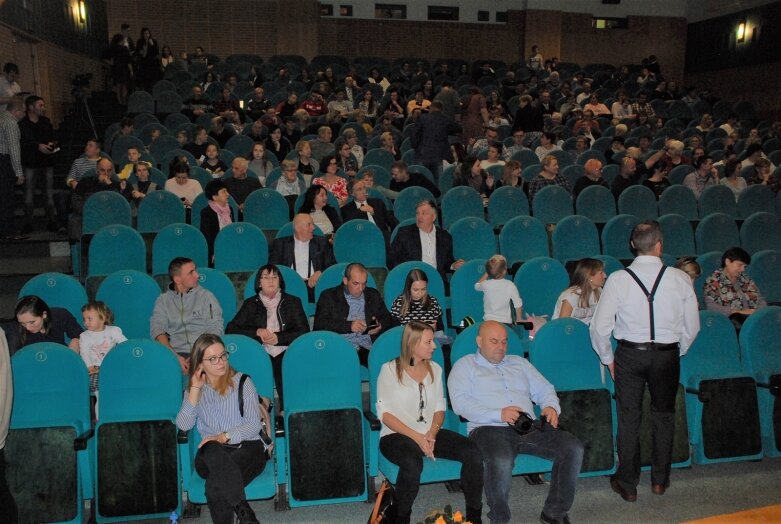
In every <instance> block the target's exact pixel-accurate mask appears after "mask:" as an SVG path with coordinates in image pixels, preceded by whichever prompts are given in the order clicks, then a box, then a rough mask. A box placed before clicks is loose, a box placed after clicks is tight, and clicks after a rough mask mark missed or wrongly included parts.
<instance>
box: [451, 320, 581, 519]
mask: <svg viewBox="0 0 781 524" xmlns="http://www.w3.org/2000/svg"><path fill="white" fill-rule="evenodd" d="M476 342H477V348H478V351H477V352H475V353H473V354H471V355H466V356H465V357H462V358H461V359H459V360H458V362H456V363H455V364H454V365H453V369H452V371H451V372H450V376H449V378H448V389H449V390H450V401H451V403H452V405H453V411H455V412H456V413H457V414H458V415H460V416H462V417H464V418H466V419H467V421H468V426H467V428H468V430H469V438H471V439H473V440H474V441H475V442H476V443H477V445H478V446H479V447H480V450H481V452H482V454H483V460H484V461H485V479H484V487H485V497H486V501H487V502H488V507H489V509H490V511H489V512H488V518H489V519H491V523H492V524H497V523H506V522H510V521H511V516H510V506H509V504H508V500H509V498H510V486H511V485H512V470H513V466H514V465H515V457H516V456H517V455H518V454H519V453H524V454H527V455H534V456H536V457H542V458H545V459H548V460H552V461H553V474H552V476H551V482H550V489H549V491H548V498H547V499H546V500H545V505H544V506H543V508H542V514H541V515H540V521H541V522H543V523H559V524H568V523H569V517H568V515H567V512H568V511H569V510H570V508H571V507H572V503H573V501H574V500H575V481H576V480H577V477H578V473H579V472H580V466H581V463H582V462H583V444H581V442H580V441H579V440H578V439H577V438H576V437H574V436H573V435H572V434H570V433H567V432H566V431H562V430H559V429H558V425H559V414H560V413H561V407H560V406H559V398H558V396H557V395H556V391H555V390H554V389H553V385H552V384H551V383H550V382H548V381H547V380H546V379H545V377H543V376H542V375H541V374H540V372H539V371H537V370H536V369H535V368H534V366H532V365H531V364H530V363H529V361H527V360H526V359H525V358H523V357H519V356H517V355H508V354H507V331H506V329H505V327H504V326H503V325H502V324H500V323H499V322H495V321H492V320H489V321H486V322H483V324H482V325H481V326H480V331H479V333H478V335H477V340H476ZM533 404H537V405H538V406H540V408H541V409H542V411H541V413H542V418H541V419H539V420H534V423H533V424H532V426H531V429H530V431H528V432H526V433H524V434H521V432H519V431H517V430H516V429H515V427H514V424H515V422H516V421H517V420H518V419H519V418H520V417H522V416H528V417H530V418H532V419H534V418H535V415H534V405H533Z"/></svg>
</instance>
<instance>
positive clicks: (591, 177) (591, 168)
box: [572, 158, 610, 200]
mask: <svg viewBox="0 0 781 524" xmlns="http://www.w3.org/2000/svg"><path fill="white" fill-rule="evenodd" d="M583 175H584V176H582V177H580V178H579V179H578V181H577V182H575V188H574V189H573V190H572V196H573V198H574V199H575V200H577V198H578V195H579V194H580V192H581V191H583V190H584V189H586V188H587V187H591V186H602V187H604V188H605V189H610V188H609V187H608V185H607V182H605V179H604V178H602V162H600V161H599V160H597V159H596V158H589V159H588V160H586V163H585V164H584V165H583Z"/></svg>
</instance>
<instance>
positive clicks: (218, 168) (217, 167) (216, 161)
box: [201, 144, 228, 178]
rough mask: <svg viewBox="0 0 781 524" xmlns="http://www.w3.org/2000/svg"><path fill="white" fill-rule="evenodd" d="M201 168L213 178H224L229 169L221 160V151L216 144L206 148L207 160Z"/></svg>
mask: <svg viewBox="0 0 781 524" xmlns="http://www.w3.org/2000/svg"><path fill="white" fill-rule="evenodd" d="M201 167H202V168H204V169H205V170H206V171H208V172H209V174H210V175H211V176H212V177H213V178H222V175H224V174H225V170H226V169H228V168H227V167H226V166H225V163H224V162H223V161H222V160H220V150H219V149H218V148H217V146H215V145H214V144H209V145H208V146H206V160H205V161H204V162H203V164H201Z"/></svg>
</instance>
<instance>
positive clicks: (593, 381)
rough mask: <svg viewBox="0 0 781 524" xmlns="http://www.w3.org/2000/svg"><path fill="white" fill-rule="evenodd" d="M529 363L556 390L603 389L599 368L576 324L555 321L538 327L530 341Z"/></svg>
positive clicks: (584, 329)
mask: <svg viewBox="0 0 781 524" xmlns="http://www.w3.org/2000/svg"><path fill="white" fill-rule="evenodd" d="M529 360H531V362H532V364H534V367H536V368H537V370H538V371H539V372H540V373H542V374H543V376H544V377H545V378H547V379H548V381H550V382H551V383H552V384H554V385H555V386H556V389H557V390H576V389H591V388H601V387H603V386H604V384H603V383H602V375H601V370H600V368H601V366H602V364H601V363H600V360H599V357H598V356H597V354H596V353H595V352H594V350H593V349H592V347H591V339H590V338H589V332H588V326H587V325H586V324H584V323H583V322H581V321H580V320H577V319H574V318H557V319H556V320H551V321H550V322H548V323H547V324H545V325H544V326H542V328H540V329H539V330H538V331H537V333H536V335H535V336H534V339H533V340H532V341H531V345H530V348H529Z"/></svg>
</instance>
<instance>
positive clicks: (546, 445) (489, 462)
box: [469, 426, 583, 524]
mask: <svg viewBox="0 0 781 524" xmlns="http://www.w3.org/2000/svg"><path fill="white" fill-rule="evenodd" d="M469 438H471V439H472V440H474V441H475V442H476V443H477V445H478V446H479V447H480V450H481V451H482V452H483V460H484V463H485V498H486V501H487V502H488V508H489V512H488V518H490V519H491V523H492V524H498V523H505V522H510V506H509V504H508V503H507V501H508V500H509V498H510V486H511V484H512V471H513V466H514V465H515V457H516V456H517V455H518V454H519V453H524V454H527V455H534V456H535V457H541V458H544V459H548V460H552V461H553V474H552V476H551V483H550V490H549V491H548V498H547V499H546V500H545V505H544V506H543V508H542V511H543V512H544V513H545V515H547V516H548V517H551V518H554V519H560V518H563V517H564V516H565V515H566V514H567V512H568V511H569V510H570V508H571V507H572V502H573V501H574V500H575V481H576V480H577V478H578V473H580V465H581V463H582V462H583V444H581V442H580V441H579V440H578V439H577V438H576V437H575V436H573V435H572V434H571V433H567V432H566V431H560V430H556V429H551V428H550V426H546V428H545V429H544V430H536V431H532V432H531V433H527V434H526V435H519V434H518V433H517V432H516V431H515V430H514V429H513V428H511V427H509V426H482V427H479V428H475V429H474V430H472V432H471V433H470V434H469Z"/></svg>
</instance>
